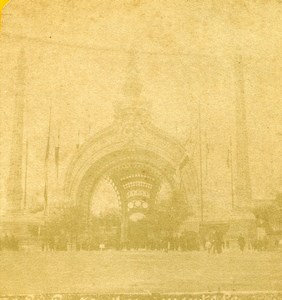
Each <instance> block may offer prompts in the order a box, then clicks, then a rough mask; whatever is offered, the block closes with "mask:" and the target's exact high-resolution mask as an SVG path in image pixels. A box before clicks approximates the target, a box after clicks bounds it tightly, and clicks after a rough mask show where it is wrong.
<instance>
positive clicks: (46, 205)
mask: <svg viewBox="0 0 282 300" xmlns="http://www.w3.org/2000/svg"><path fill="white" fill-rule="evenodd" d="M51 114H52V108H51V106H50V112H49V129H48V137H47V146H46V155H45V188H44V201H45V203H44V215H45V216H46V215H47V212H48V181H49V178H48V164H49V151H50V134H51Z"/></svg>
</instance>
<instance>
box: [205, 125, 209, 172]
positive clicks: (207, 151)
mask: <svg viewBox="0 0 282 300" xmlns="http://www.w3.org/2000/svg"><path fill="white" fill-rule="evenodd" d="M205 135H206V178H208V155H209V149H208V135H207V129H206V131H205Z"/></svg>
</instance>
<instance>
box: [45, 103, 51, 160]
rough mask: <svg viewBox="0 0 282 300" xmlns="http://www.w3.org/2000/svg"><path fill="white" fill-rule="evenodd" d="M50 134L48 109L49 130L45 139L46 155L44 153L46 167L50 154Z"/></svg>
mask: <svg viewBox="0 0 282 300" xmlns="http://www.w3.org/2000/svg"><path fill="white" fill-rule="evenodd" d="M50 133H51V108H50V115H49V129H48V137H47V145H46V153H45V164H46V165H47V163H48V160H49V153H50Z"/></svg>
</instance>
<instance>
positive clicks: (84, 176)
mask: <svg viewBox="0 0 282 300" xmlns="http://www.w3.org/2000/svg"><path fill="white" fill-rule="evenodd" d="M134 164H135V165H136V164H140V165H141V166H143V167H144V169H146V170H150V172H152V173H153V174H155V175H154V176H156V178H160V179H161V178H163V179H165V180H167V182H169V184H170V186H171V188H172V190H173V191H174V193H175V195H177V197H181V198H182V199H183V200H185V201H186V203H187V204H188V205H189V208H190V211H191V214H193V215H194V216H198V212H199V201H198V199H199V197H198V179H197V174H196V170H195V167H194V165H193V163H192V161H191V160H190V159H189V158H188V156H187V154H186V151H185V149H184V148H183V147H182V145H181V144H179V143H178V142H177V141H176V140H175V139H173V138H171V137H170V136H168V135H167V134H165V133H164V132H162V131H161V130H159V129H158V128H156V127H155V126H154V125H153V124H152V123H151V122H150V119H144V118H139V117H138V116H137V117H136V118H129V119H123V121H121V120H119V119H116V121H115V122H114V123H113V124H112V125H111V126H109V127H108V128H106V129H105V130H103V131H102V132H100V133H99V134H97V135H96V136H94V137H93V138H90V139H89V140H88V141H87V142H86V143H85V144H84V145H82V147H81V148H80V149H79V151H78V152H77V154H76V155H75V156H74V158H73V160H72V162H71V164H70V166H69V169H68V172H67V176H66V182H65V190H66V193H67V196H68V198H69V199H70V200H71V201H72V203H75V204H77V205H80V206H81V207H83V208H84V209H85V211H89V203H90V202H89V201H91V197H92V195H93V190H94V188H95V185H96V184H97V182H98V181H99V180H100V179H101V178H102V177H103V176H104V175H108V174H109V173H111V170H114V169H116V168H123V167H124V166H129V167H128V168H130V167H133V166H134Z"/></svg>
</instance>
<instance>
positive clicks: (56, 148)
mask: <svg viewBox="0 0 282 300" xmlns="http://www.w3.org/2000/svg"><path fill="white" fill-rule="evenodd" d="M59 162H60V131H59V132H58V141H57V145H56V146H55V165H56V174H57V179H58V178H59Z"/></svg>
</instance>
